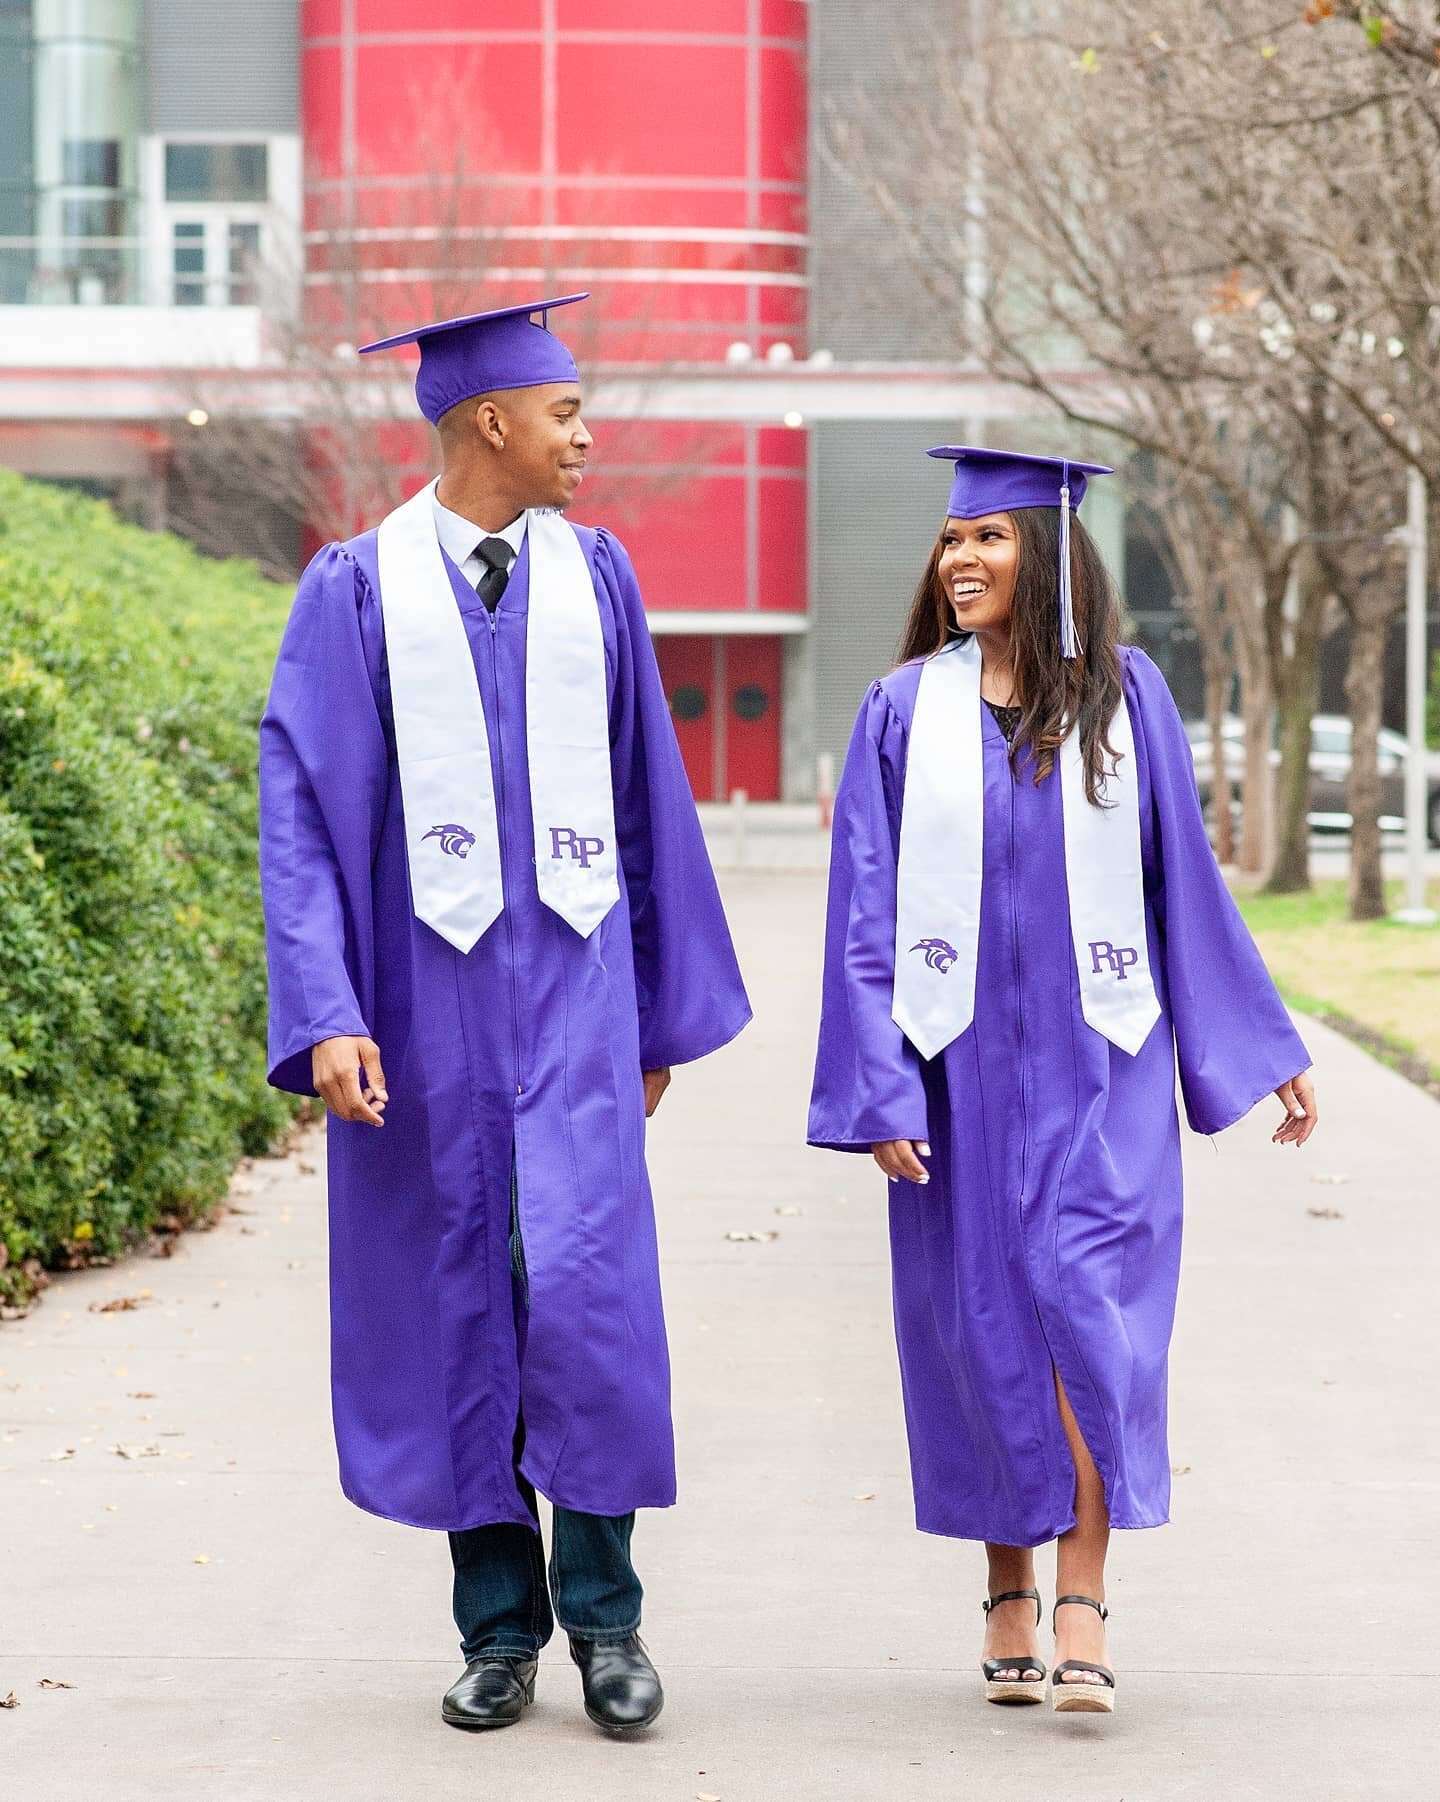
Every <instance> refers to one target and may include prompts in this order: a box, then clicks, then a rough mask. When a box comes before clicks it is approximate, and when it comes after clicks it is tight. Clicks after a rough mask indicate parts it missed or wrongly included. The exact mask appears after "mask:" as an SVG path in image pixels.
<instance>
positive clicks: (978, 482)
mask: <svg viewBox="0 0 1440 1802" xmlns="http://www.w3.org/2000/svg"><path fill="white" fill-rule="evenodd" d="M925 454H926V456H928V457H944V458H946V459H947V460H948V461H949V462H952V463H954V465H955V480H954V482H953V483H952V484H951V487H950V505H949V509H948V511H947V513H946V518H947V519H981V518H983V517H984V515H985V514H987V513H1013V512H1014V511H1015V510H1016V509H1017V508H1019V507H1058V508H1059V509H1060V655H1061V656H1062V657H1078V656H1079V655H1080V639H1079V636H1078V634H1077V633H1076V631H1075V599H1074V595H1073V593H1072V592H1071V585H1070V510H1071V508H1072V507H1078V506H1079V505H1080V503H1081V501H1083V500H1084V498H1085V489H1086V487H1087V486H1088V484H1089V478H1090V477H1091V476H1108V475H1111V474H1113V473H1114V472H1113V471H1112V470H1111V469H1110V467H1109V465H1108V464H1105V463H1076V462H1073V461H1071V460H1070V459H1068V458H1064V457H1030V456H1027V455H1026V454H1025V453H1024V452H1023V451H998V450H985V449H983V448H981V447H980V446H978V445H973V444H937V445H936V446H935V448H934V449H933V450H930V451H927V452H926V453H925Z"/></svg>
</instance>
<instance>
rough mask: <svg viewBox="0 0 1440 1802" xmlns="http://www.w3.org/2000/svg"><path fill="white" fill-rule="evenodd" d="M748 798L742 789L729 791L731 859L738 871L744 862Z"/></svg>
mask: <svg viewBox="0 0 1440 1802" xmlns="http://www.w3.org/2000/svg"><path fill="white" fill-rule="evenodd" d="M749 800H750V796H749V795H748V794H747V793H746V791H745V790H744V789H743V788H732V789H731V790H730V823H731V827H732V829H733V831H734V835H735V837H734V849H733V850H732V852H731V857H732V859H733V861H734V865H735V868H736V869H737V870H738V869H740V868H741V866H742V865H743V864H744V862H745V808H746V806H747V804H748V803H749Z"/></svg>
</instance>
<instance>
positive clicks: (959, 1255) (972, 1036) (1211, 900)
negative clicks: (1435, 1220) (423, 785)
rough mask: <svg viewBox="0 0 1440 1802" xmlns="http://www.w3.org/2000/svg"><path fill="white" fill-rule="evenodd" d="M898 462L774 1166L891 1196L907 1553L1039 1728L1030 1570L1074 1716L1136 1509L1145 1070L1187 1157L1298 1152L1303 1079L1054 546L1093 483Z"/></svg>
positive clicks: (1151, 1495) (1159, 1355)
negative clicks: (962, 1588) (913, 507)
mask: <svg viewBox="0 0 1440 1802" xmlns="http://www.w3.org/2000/svg"><path fill="white" fill-rule="evenodd" d="M931 455H932V456H943V457H945V458H947V459H950V460H952V461H953V462H954V464H955V481H954V487H953V490H952V493H951V498H950V505H949V517H947V519H946V521H945V525H944V528H943V530H942V533H941V536H940V539H939V542H938V543H937V544H936V545H935V547H934V548H933V550H932V551H931V554H930V558H929V562H928V564H927V566H926V569H925V573H924V576H923V578H922V580H921V582H920V586H919V589H918V591H917V594H916V596H915V601H914V605H913V607H912V609H911V612H910V617H909V619H908V622H907V624H906V627H905V631H904V636H903V640H902V649H901V660H900V663H899V666H898V667H897V668H896V669H894V670H892V671H891V673H890V674H889V675H887V676H885V677H883V678H882V679H881V680H880V681H878V682H876V683H875V684H874V685H873V687H872V688H871V689H870V692H869V693H868V694H867V695H866V697H865V700H864V702H863V703H862V705H861V708H860V713H859V718H858V719H857V721H856V725H855V731H854V736H853V738H852V740H851V744H850V750H849V754H848V757H847V760H846V764H845V771H844V775H843V778H842V781H841V784H840V788H839V793H838V795H837V797H836V808H835V823H834V843H833V850H832V859H831V872H830V896H829V909H828V918H827V932H826V953H825V973H824V993H823V1007H822V1016H821V1024H820V1042H819V1053H818V1058H817V1063H816V1073H815V1084H814V1093H813V1099H812V1105H811V1111H810V1122H809V1140H810V1143H811V1144H813V1145H818V1146H824V1147H828V1148H831V1149H834V1150H839V1151H850V1152H864V1153H872V1154H873V1156H874V1158H875V1160H876V1162H877V1163H878V1164H879V1165H880V1167H881V1169H882V1170H883V1171H884V1172H885V1174H886V1176H887V1177H888V1178H889V1179H890V1237H891V1252H892V1261H893V1271H894V1305H895V1323H896V1337H897V1343H898V1348H899V1354H900V1365H901V1378H902V1388H903V1393H904V1402H905V1411H906V1421H907V1427H908V1433H909V1441H910V1452H911V1466H912V1475H913V1482H914V1491H915V1506H916V1519H917V1525H918V1526H919V1527H920V1528H921V1529H922V1530H923V1531H926V1532H931V1533H939V1534H946V1535H950V1536H952V1537H955V1538H962V1539H978V1540H983V1541H984V1542H985V1545H986V1551H987V1554H988V1559H989V1595H988V1597H987V1599H986V1601H985V1604H984V1606H985V1611H986V1616H987V1620H986V1633H985V1645H984V1654H983V1660H982V1670H983V1673H984V1676H985V1693H986V1695H987V1696H988V1698H989V1699H990V1700H992V1701H1016V1702H1039V1701H1042V1700H1043V1699H1044V1696H1045V1693H1046V1680H1045V1679H1046V1671H1045V1665H1044V1663H1043V1662H1042V1660H1041V1659H1040V1657H1039V1647H1038V1640H1037V1633H1038V1623H1039V1619H1040V1615H1041V1601H1040V1597H1039V1594H1038V1592H1037V1589H1036V1580H1035V1566H1034V1555H1033V1548H1034V1547H1036V1546H1039V1545H1043V1544H1046V1543H1048V1542H1049V1541H1051V1540H1055V1541H1057V1542H1058V1546H1057V1572H1056V1591H1055V1594H1056V1601H1055V1604H1054V1614H1053V1624H1054V1632H1055V1638H1056V1656H1057V1659H1058V1663H1057V1665H1056V1669H1055V1672H1054V1678H1055V1687H1054V1692H1053V1693H1054V1703H1055V1707H1056V1708H1058V1709H1064V1710H1072V1709H1083V1710H1094V1711H1097V1712H1099V1711H1103V1712H1108V1711H1109V1710H1111V1709H1112V1708H1113V1706H1114V1696H1115V1678H1114V1673H1113V1671H1112V1670H1111V1668H1110V1667H1109V1665H1108V1663H1107V1656H1108V1655H1107V1651H1106V1644H1105V1628H1104V1621H1105V1618H1106V1610H1105V1557H1106V1548H1107V1541H1108V1535H1109V1531H1110V1529H1111V1528H1112V1527H1121V1528H1125V1527H1130V1528H1134V1527H1155V1526H1160V1525H1162V1524H1163V1523H1164V1522H1165V1520H1166V1519H1167V1513H1168V1505H1169V1490H1170V1463H1169V1456H1168V1452H1167V1447H1166V1361H1167V1353H1168V1348H1169V1343H1170V1333H1171V1326H1172V1322H1173V1317H1174V1306H1175V1294H1176V1284H1177V1276H1178V1265H1179V1255H1180V1228H1181V1158H1180V1132H1179V1121H1178V1118H1177V1111H1176V1100H1175V1083H1176V1072H1177V1064H1178V1072H1179V1080H1180V1091H1181V1094H1182V1096H1183V1099H1184V1104H1185V1109H1186V1113H1187V1116H1188V1118H1189V1122H1190V1125H1191V1127H1192V1128H1193V1129H1194V1130H1195V1131H1196V1132H1201V1133H1216V1132H1219V1131H1221V1130H1222V1129H1223V1128H1225V1127H1227V1126H1229V1125H1231V1124H1232V1123H1233V1122H1234V1121H1237V1120H1239V1119H1240V1118H1241V1117H1242V1116H1243V1115H1245V1114H1246V1113H1248V1112H1249V1111H1250V1109H1251V1108H1252V1107H1253V1106H1254V1105H1255V1104H1256V1102H1257V1101H1259V1100H1261V1099H1263V1098H1264V1097H1265V1096H1267V1095H1269V1094H1271V1093H1272V1092H1273V1093H1274V1094H1275V1095H1276V1096H1277V1097H1278V1098H1279V1100H1280V1102H1281V1104H1282V1106H1283V1108H1284V1118H1283V1120H1282V1122H1281V1124H1280V1125H1279V1126H1278V1127H1277V1129H1276V1131H1275V1133H1274V1143H1276V1144H1277V1145H1296V1146H1298V1145H1301V1144H1303V1143H1304V1142H1305V1140H1306V1139H1307V1138H1308V1137H1309V1135H1310V1133H1311V1131H1312V1130H1313V1127H1314V1124H1315V1103H1314V1091H1313V1087H1312V1085H1311V1083H1310V1080H1309V1078H1308V1077H1307V1076H1306V1075H1304V1074H1303V1072H1304V1071H1305V1070H1306V1069H1307V1067H1308V1065H1309V1062H1310V1059H1309V1057H1308V1055H1307V1053H1306V1050H1305V1047H1304V1045H1303V1044H1302V1043H1301V1041H1300V1039H1299V1037H1298V1035H1297V1034H1296V1032H1295V1030H1294V1028H1293V1026H1292V1025H1291V1023H1290V1020H1289V1017H1288V1016H1287V1014H1286V1012H1285V1009H1284V1007H1283V1005H1282V1004H1281V1002H1280V1000H1279V997H1278V996H1277V994H1276V992H1275V988H1274V985H1273V984H1272V982H1271V980H1270V978H1269V976H1268V974H1267V972H1266V970H1265V967H1264V965H1263V963H1262V962H1261V959H1260V956H1259V953H1258V952H1257V950H1256V948H1255V946H1254V944H1253V942H1252V940H1251V938H1250V936H1249V933H1248V932H1247V930H1246V928H1245V926H1244V924H1243V922H1242V920H1241V918H1240V915H1239V913H1238V911H1237V909H1236V907H1235V904H1234V902H1233V901H1232V899H1231V897H1230V895H1229V893H1228V891H1227V890H1226V887H1225V884H1224V882H1223V880H1222V878H1221V876H1220V872H1219V870H1218V868H1217V867H1216V863H1215V858H1214V856H1213V854H1212V852H1211V848H1210V845H1209V843H1208V841H1207V838H1206V834H1205V828H1204V824H1203V821H1202V817H1201V810H1200V804H1199V800H1198V797H1197V793H1196V787H1195V781H1194V775H1193V770H1192V764H1191V757H1190V751H1189V746H1188V743H1187V741H1186V737H1185V733H1184V731H1183V729H1182V726H1181V722H1180V718H1179V715H1178V713H1177V711H1176V708H1175V704H1174V701H1173V700H1172V699H1171V696H1170V694H1169V691H1168V690H1167V688H1166V686H1165V682H1164V679H1163V677H1162V676H1161V674H1160V672H1159V670H1158V669H1157V668H1156V666H1155V665H1154V663H1152V662H1151V660H1150V659H1149V658H1148V657H1147V656H1146V655H1145V653H1144V652H1143V651H1141V650H1138V649H1136V648H1135V647H1133V646H1122V645H1120V644H1118V642H1117V631H1118V623H1119V622H1118V615H1117V608H1116V603H1115V599H1114V596H1113V594H1112V591H1111V587H1110V583H1109V580H1108V577H1107V574H1106V571H1105V567H1104V564H1103V562H1102V561H1101V558H1100V556H1099V554H1098V552H1097V550H1096V549H1095V546H1094V544H1093V542H1092V541H1091V540H1090V538H1089V537H1088V535H1087V534H1086V533H1085V531H1084V529H1083V528H1082V527H1081V526H1080V524H1079V521H1078V519H1075V518H1073V516H1072V509H1073V508H1074V507H1077V506H1078V504H1079V501H1080V499H1081V497H1082V496H1083V493H1084V488H1085V482H1086V479H1087V477H1088V476H1091V475H1095V474H1106V473H1109V472H1108V471H1105V470H1103V469H1100V468H1099V467H1098V466H1095V465H1085V464H1078V463H1061V462H1059V461H1053V462H1052V461H1051V460H1049V459H1043V458H1027V457H1018V456H1008V455H1005V454H1003V453H995V452H986V451H977V450H972V449H969V448H967V447H960V446H944V447H940V448H939V449H938V450H936V451H933V452H931ZM1057 601H1058V605H1057ZM1057 625H1058V629H1057Z"/></svg>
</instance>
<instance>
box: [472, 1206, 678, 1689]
mask: <svg viewBox="0 0 1440 1802" xmlns="http://www.w3.org/2000/svg"><path fill="white" fill-rule="evenodd" d="M510 1271H511V1276H512V1278H513V1280H514V1293H515V1309H516V1331H517V1334H519V1335H520V1340H521V1343H522V1344H523V1342H524V1339H523V1328H524V1314H525V1311H526V1309H527V1307H528V1305H529V1290H528V1285H527V1283H526V1278H525V1252H524V1247H523V1246H522V1244H521V1241H520V1213H519V1206H518V1201H517V1197H516V1190H515V1182H514V1178H513V1176H512V1178H511V1185H510ZM524 1445H525V1428H524V1423H523V1422H521V1423H518V1424H517V1427H516V1431H515V1483H516V1487H517V1488H518V1489H519V1491H520V1493H521V1495H522V1496H523V1497H524V1498H525V1504H526V1506H527V1508H528V1509H529V1511H530V1513H531V1515H532V1517H533V1518H534V1521H535V1525H534V1526H533V1528H532V1527H523V1526H520V1525H518V1524H516V1523H515V1522H512V1521H499V1522H496V1523H495V1524H493V1525H491V1526H488V1527H470V1528H468V1529H467V1530H466V1531H465V1532H463V1533H452V1534H451V1535H450V1557H451V1561H452V1563H453V1564H454V1566H455V1625H456V1626H457V1627H458V1628H459V1629H460V1650H461V1653H462V1655H463V1656H464V1659H465V1662H466V1663H467V1664H468V1663H469V1662H470V1661H471V1659H472V1658H485V1657H490V1658H533V1657H535V1655H536V1653H537V1652H538V1651H539V1650H540V1648H541V1646H543V1645H544V1644H545V1643H546V1642H547V1640H548V1639H549V1638H550V1635H551V1634H552V1633H553V1632H554V1630H555V1623H556V1621H557V1619H558V1621H559V1624H560V1626H561V1628H562V1629H563V1630H564V1631H565V1632H566V1633H568V1634H569V1635H570V1637H571V1638H572V1639H624V1638H626V1637H627V1636H628V1635H629V1634H631V1633H633V1632H634V1631H635V1629H636V1628H637V1627H638V1626H639V1625H640V1603H641V1598H642V1595H643V1591H642V1590H641V1587H640V1579H639V1578H638V1577H637V1576H636V1575H635V1567H634V1566H633V1565H632V1564H631V1562H630V1535H631V1532H632V1531H633V1529H634V1526H635V1516H634V1515H633V1514H617V1515H609V1514H577V1513H575V1512H574V1511H573V1510H572V1509H569V1508H560V1507H557V1508H556V1509H555V1521H554V1531H553V1533H552V1535H551V1545H550V1568H549V1573H548V1574H549V1581H548V1585H547V1581H546V1574H547V1573H546V1568H545V1548H544V1546H543V1544H542V1543H541V1539H540V1518H539V1513H538V1511H537V1509H536V1506H535V1491H534V1489H532V1488H531V1486H530V1484H529V1483H528V1482H526V1480H525V1478H524V1477H522V1476H521V1475H520V1455H521V1452H522V1451H523V1450H524ZM552 1598H553V1611H552Z"/></svg>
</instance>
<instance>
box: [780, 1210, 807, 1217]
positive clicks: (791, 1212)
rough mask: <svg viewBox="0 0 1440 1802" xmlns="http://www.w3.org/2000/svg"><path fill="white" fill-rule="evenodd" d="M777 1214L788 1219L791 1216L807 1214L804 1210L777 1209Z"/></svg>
mask: <svg viewBox="0 0 1440 1802" xmlns="http://www.w3.org/2000/svg"><path fill="white" fill-rule="evenodd" d="M775 1212H776V1213H777V1214H784V1215H785V1216H786V1217H787V1218H789V1217H790V1216H792V1215H795V1214H803V1213H804V1212H805V1210H804V1208H776V1210H775Z"/></svg>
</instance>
